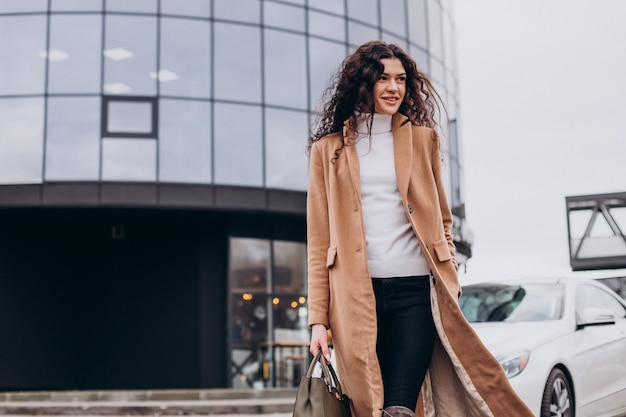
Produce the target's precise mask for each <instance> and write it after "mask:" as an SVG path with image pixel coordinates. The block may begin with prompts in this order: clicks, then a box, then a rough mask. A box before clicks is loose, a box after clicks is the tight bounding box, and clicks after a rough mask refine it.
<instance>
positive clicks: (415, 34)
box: [408, 0, 428, 48]
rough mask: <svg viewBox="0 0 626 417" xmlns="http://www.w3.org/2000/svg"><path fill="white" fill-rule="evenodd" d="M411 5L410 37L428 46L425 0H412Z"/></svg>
mask: <svg viewBox="0 0 626 417" xmlns="http://www.w3.org/2000/svg"><path fill="white" fill-rule="evenodd" d="M408 6H409V39H410V40H411V42H413V43H416V44H418V45H419V46H421V47H422V48H426V47H427V45H426V28H427V27H428V26H427V25H426V5H425V0H411V1H409V2H408Z"/></svg>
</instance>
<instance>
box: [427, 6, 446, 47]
mask: <svg viewBox="0 0 626 417" xmlns="http://www.w3.org/2000/svg"><path fill="white" fill-rule="evenodd" d="M428 43H429V45H430V48H429V50H430V53H431V54H432V55H434V56H436V57H437V58H440V59H443V39H442V31H441V6H439V3H437V2H436V1H435V0H428Z"/></svg>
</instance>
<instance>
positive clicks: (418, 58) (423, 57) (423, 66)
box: [409, 45, 430, 78]
mask: <svg viewBox="0 0 626 417" xmlns="http://www.w3.org/2000/svg"><path fill="white" fill-rule="evenodd" d="M409 53H410V54H411V57H413V59H414V60H415V62H416V63H417V67H418V68H419V70H420V71H422V72H426V73H430V62H429V59H428V54H427V53H426V52H424V51H423V50H421V49H420V48H418V47H416V46H413V45H409ZM429 78H430V75H429Z"/></svg>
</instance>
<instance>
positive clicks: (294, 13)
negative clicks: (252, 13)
mask: <svg viewBox="0 0 626 417" xmlns="http://www.w3.org/2000/svg"><path fill="white" fill-rule="evenodd" d="M263 24H264V25H265V26H274V27H278V28H285V29H290V30H294V31H297V32H304V28H305V26H304V9H303V8H302V7H296V6H290V5H287V4H279V3H270V2H265V3H263Z"/></svg>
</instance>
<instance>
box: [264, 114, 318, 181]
mask: <svg viewBox="0 0 626 417" xmlns="http://www.w3.org/2000/svg"><path fill="white" fill-rule="evenodd" d="M307 126H308V117H307V114H306V113H304V112H295V111H289V110H277V109H270V108H268V109H266V111H265V132H266V133H265V158H266V162H267V163H266V168H265V169H266V178H267V181H266V182H267V184H266V186H267V187H269V188H280V189H290V190H304V189H306V182H307V172H308V160H307V157H306V153H305V150H306V146H307V138H308V128H307Z"/></svg>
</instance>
